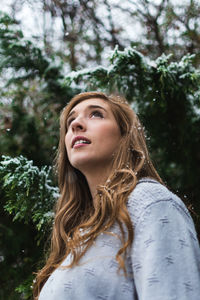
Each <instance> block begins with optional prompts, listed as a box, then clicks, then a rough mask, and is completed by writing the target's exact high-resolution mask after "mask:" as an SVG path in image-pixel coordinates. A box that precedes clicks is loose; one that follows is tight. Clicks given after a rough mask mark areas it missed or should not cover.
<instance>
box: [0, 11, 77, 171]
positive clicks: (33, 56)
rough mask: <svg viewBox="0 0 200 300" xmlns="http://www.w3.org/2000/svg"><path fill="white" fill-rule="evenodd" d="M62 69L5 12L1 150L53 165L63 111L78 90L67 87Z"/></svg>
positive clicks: (0, 50)
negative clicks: (29, 39) (59, 114)
mask: <svg viewBox="0 0 200 300" xmlns="http://www.w3.org/2000/svg"><path fill="white" fill-rule="evenodd" d="M62 72H63V70H62V64H61V63H56V62H55V59H54V57H53V56H52V57H51V59H50V58H47V57H46V56H45V55H44V54H43V52H42V51H41V50H40V49H39V48H38V47H36V46H35V45H34V44H33V43H32V42H30V41H27V40H25V38H24V36H23V33H22V32H21V31H20V30H19V26H18V24H17V23H16V21H14V20H12V19H11V18H10V17H9V16H8V15H6V14H2V13H0V75H1V89H0V108H1V109H0V130H1V134H2V138H1V141H0V155H2V154H7V155H12V156H13V155H21V154H22V155H25V156H26V157H27V158H29V159H33V160H34V162H35V163H36V164H37V165H42V164H51V162H52V160H53V158H54V155H55V146H56V145H57V142H58V132H59V127H58V122H57V118H58V113H59V112H60V110H61V109H62V107H63V106H64V105H65V104H66V103H67V101H68V99H70V98H71V97H72V96H73V95H74V93H76V92H78V89H77V90H73V89H72V88H71V87H64V86H63V84H62V81H63V78H64V76H63V74H62ZM46 137H48V138H46Z"/></svg>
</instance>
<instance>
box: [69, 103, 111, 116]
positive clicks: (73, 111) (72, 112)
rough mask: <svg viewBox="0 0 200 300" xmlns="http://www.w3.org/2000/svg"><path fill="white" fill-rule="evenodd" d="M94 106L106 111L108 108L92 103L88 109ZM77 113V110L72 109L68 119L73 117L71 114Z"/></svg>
mask: <svg viewBox="0 0 200 300" xmlns="http://www.w3.org/2000/svg"><path fill="white" fill-rule="evenodd" d="M92 108H100V109H103V110H104V111H106V109H105V108H104V107H102V106H100V105H94V104H91V105H89V106H87V108H86V109H92ZM75 113H76V111H75V110H72V111H71V112H70V113H69V115H68V117H67V119H68V118H69V117H71V116H72V115H73V114H75Z"/></svg>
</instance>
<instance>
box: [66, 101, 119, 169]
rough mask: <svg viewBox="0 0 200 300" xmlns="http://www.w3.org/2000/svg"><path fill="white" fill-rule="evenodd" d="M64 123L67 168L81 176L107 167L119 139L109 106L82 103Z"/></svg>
mask: <svg viewBox="0 0 200 300" xmlns="http://www.w3.org/2000/svg"><path fill="white" fill-rule="evenodd" d="M66 122H67V127H68V130H67V133H66V136H65V146H66V150H67V155H68V159H69V161H70V163H71V165H72V166H74V167H75V168H77V169H79V170H80V171H82V172H83V173H84V172H86V171H87V172H88V171H89V170H91V168H96V169H97V170H98V169H100V170H101V169H104V168H106V167H108V166H109V165H110V163H111V161H112V157H113V153H114V152H115V150H116V149H117V147H118V145H119V143H120V139H121V134H120V129H119V126H118V124H117V123H116V120H115V118H114V115H113V113H112V111H111V108H110V106H109V104H107V103H106V101H104V100H102V99H98V98H93V99H88V100H84V101H82V102H80V103H79V104H77V105H76V106H75V107H74V108H73V109H72V110H71V112H70V113H69V116H68V118H67V120H66Z"/></svg>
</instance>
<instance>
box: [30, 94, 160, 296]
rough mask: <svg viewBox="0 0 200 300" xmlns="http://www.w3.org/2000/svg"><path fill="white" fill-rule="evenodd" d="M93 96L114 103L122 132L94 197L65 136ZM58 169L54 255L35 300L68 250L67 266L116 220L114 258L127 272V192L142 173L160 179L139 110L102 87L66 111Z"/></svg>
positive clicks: (131, 234)
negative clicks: (71, 121)
mask: <svg viewBox="0 0 200 300" xmlns="http://www.w3.org/2000/svg"><path fill="white" fill-rule="evenodd" d="M92 98H99V99H102V100H104V101H106V103H108V104H109V105H110V108H111V111H112V113H113V115H114V117H115V119H116V121H117V124H118V125H119V128H120V132H121V137H122V139H121V141H120V143H119V147H118V149H116V153H115V155H114V157H113V165H112V170H111V171H110V175H109V177H108V178H107V181H106V182H105V183H104V184H103V185H99V186H98V188H97V195H96V198H95V199H92V197H91V194H90V190H89V187H88V184H87V181H86V178H85V177H84V175H83V174H82V173H81V172H80V171H78V170H77V169H75V168H73V167H72V165H71V164H70V162H69V160H68V157H67V152H66V148H65V141H64V140H65V135H66V132H67V125H66V120H67V117H68V115H69V113H70V111H71V110H72V108H73V107H75V106H76V105H77V104H78V103H80V102H82V101H84V100H86V99H92ZM57 171H58V183H59V188H60V198H59V199H58V202H57V205H56V214H55V222H54V225H53V231H52V238H51V249H50V255H49V258H48V260H47V262H46V265H45V266H44V268H43V269H42V270H41V271H40V272H39V273H38V274H37V277H36V283H35V287H34V297H35V299H38V296H39V293H40V290H41V288H42V286H43V285H44V283H45V282H46V280H47V279H48V277H49V276H50V275H51V273H52V272H53V271H54V270H55V269H56V268H57V267H58V266H59V265H60V264H61V262H62V261H63V260H64V258H65V257H66V256H67V255H68V254H69V253H71V255H72V258H73V259H72V263H71V264H70V265H69V267H72V266H73V265H75V264H77V263H78V262H79V260H80V258H81V257H82V256H83V255H84V253H85V252H86V251H87V249H88V248H89V247H90V246H91V245H92V244H93V242H94V240H95V239H96V237H97V236H98V235H99V234H100V233H102V232H104V233H108V230H109V228H110V227H111V226H112V225H113V224H114V223H117V224H118V225H119V228H120V232H121V236H120V239H121V248H120V249H119V250H118V252H117V253H116V260H117V261H118V264H119V268H121V269H123V270H124V272H125V274H126V270H125V261H124V258H125V255H126V251H127V249H128V247H130V245H131V244H132V242H133V237H134V232H133V225H134V224H132V222H131V219H130V216H129V213H128V210H127V207H126V204H127V199H128V196H129V194H130V193H131V192H132V190H133V189H134V188H135V186H136V184H137V182H138V180H139V179H140V178H142V177H151V178H154V179H156V180H157V181H159V182H160V183H162V180H161V178H160V177H159V175H158V173H157V172H156V170H155V168H154V166H153V164H152V162H151V160H150V158H149V153H148V150H147V146H146V142H145V135H144V131H143V127H142V125H141V123H140V121H139V119H138V117H137V115H136V114H135V112H134V111H133V110H132V109H131V107H130V106H129V104H128V103H127V102H126V100H125V99H124V98H123V97H120V96H115V95H110V96H108V95H106V94H104V93H101V92H85V93H81V94H78V95H76V96H75V97H74V98H72V100H71V101H70V102H69V104H68V105H67V106H66V107H65V108H64V110H63V111H62V114H61V117H60V142H59V148H58V155H57ZM124 225H125V227H124ZM125 228H126V229H127V238H126V234H125ZM80 246H81V247H80ZM80 249H81V250H80Z"/></svg>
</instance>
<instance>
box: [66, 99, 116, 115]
mask: <svg viewBox="0 0 200 300" xmlns="http://www.w3.org/2000/svg"><path fill="white" fill-rule="evenodd" d="M90 106H91V107H92V106H99V107H102V108H104V109H106V110H110V105H109V104H108V103H107V102H106V101H105V100H103V99H100V98H91V99H85V100H83V101H81V102H79V103H78V104H76V105H74V106H73V108H72V109H71V110H70V111H69V114H71V113H72V112H76V111H82V110H84V109H86V108H87V107H90Z"/></svg>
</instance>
